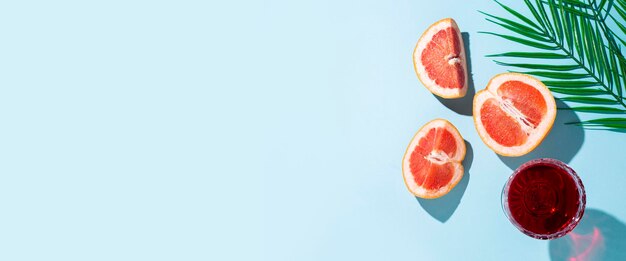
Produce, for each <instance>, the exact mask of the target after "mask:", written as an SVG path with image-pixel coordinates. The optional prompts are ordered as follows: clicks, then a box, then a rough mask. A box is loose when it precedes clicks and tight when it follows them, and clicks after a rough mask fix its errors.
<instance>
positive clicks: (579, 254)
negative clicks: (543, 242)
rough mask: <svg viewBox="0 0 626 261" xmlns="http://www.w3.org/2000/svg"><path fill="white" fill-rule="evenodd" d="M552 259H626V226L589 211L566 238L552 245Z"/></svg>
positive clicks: (601, 214)
mask: <svg viewBox="0 0 626 261" xmlns="http://www.w3.org/2000/svg"><path fill="white" fill-rule="evenodd" d="M548 249H549V252H550V259H551V260H575V261H588V260H626V224H624V223H622V222H621V221H619V220H618V219H617V218H615V217H613V216H611V215H609V214H607V213H605V212H603V211H601V210H597V209H587V210H585V215H584V216H583V218H582V219H581V221H580V223H579V224H578V226H577V227H576V229H574V231H572V232H570V233H569V234H567V235H566V236H564V237H562V238H558V239H555V240H551V241H550V243H549V247H548Z"/></svg>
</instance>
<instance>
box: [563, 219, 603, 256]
mask: <svg viewBox="0 0 626 261" xmlns="http://www.w3.org/2000/svg"><path fill="white" fill-rule="evenodd" d="M569 237H570V239H571V240H572V250H571V252H570V254H571V257H570V258H569V259H568V260H569V261H589V260H596V258H597V257H599V256H600V255H601V254H602V252H603V250H604V237H602V233H601V232H600V230H599V229H598V228H597V227H594V228H593V232H592V233H590V234H585V235H581V234H577V233H575V232H570V233H569Z"/></svg>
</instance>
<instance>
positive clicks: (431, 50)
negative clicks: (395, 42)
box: [413, 18, 467, 99]
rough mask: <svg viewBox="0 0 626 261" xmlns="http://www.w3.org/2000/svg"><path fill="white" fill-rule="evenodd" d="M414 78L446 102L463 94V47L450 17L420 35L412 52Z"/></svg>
mask: <svg viewBox="0 0 626 261" xmlns="http://www.w3.org/2000/svg"><path fill="white" fill-rule="evenodd" d="M413 65H414V67H415V73H416V74H417V78H419V79H420V81H421V82H422V83H423V84H424V86H426V88H427V89H428V90H429V91H430V92H432V93H433V94H435V95H437V96H439V97H442V98H447V99H453V98H461V97H463V96H465V93H466V92H467V68H466V59H465V47H463V38H461V31H460V30H459V27H458V26H457V25H456V22H455V21H454V20H453V19H452V18H446V19H443V20H440V21H438V22H436V23H434V24H433V25H431V26H430V27H429V28H428V29H426V32H424V33H423V34H422V36H421V37H420V39H419V41H417V45H416V46H415V50H414V51H413Z"/></svg>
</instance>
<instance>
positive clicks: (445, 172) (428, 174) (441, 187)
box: [402, 119, 465, 198]
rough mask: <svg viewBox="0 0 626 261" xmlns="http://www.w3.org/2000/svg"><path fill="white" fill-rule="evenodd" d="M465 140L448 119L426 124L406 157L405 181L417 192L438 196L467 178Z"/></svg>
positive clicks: (431, 196) (403, 163)
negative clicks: (464, 171)
mask: <svg viewBox="0 0 626 261" xmlns="http://www.w3.org/2000/svg"><path fill="white" fill-rule="evenodd" d="M463 158H465V142H464V141H463V137H461V134H459V131H458V130H457V129H456V127H454V125H452V123H450V122H448V121H447V120H444V119H435V120H432V121H430V122H429V123H426V125H424V126H423V127H422V128H421V129H420V130H419V131H418V132H417V133H416V134H415V136H414V137H413V139H412V140H411V143H410V144H409V147H408V148H407V150H406V152H405V154H404V158H403V159H402V175H403V176H404V183H405V184H406V186H407V188H408V189H409V191H410V192H411V193H413V195H415V196H417V197H420V198H438V197H441V196H443V195H445V194H447V193H448V192H449V191H450V190H451V189H452V188H454V186H456V184H457V183H459V181H460V180H461V178H462V177H463V165H462V164H461V162H462V161H463Z"/></svg>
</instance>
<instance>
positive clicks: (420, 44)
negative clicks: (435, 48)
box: [413, 18, 468, 99]
mask: <svg viewBox="0 0 626 261" xmlns="http://www.w3.org/2000/svg"><path fill="white" fill-rule="evenodd" d="M448 27H452V28H454V31H455V32H456V33H457V37H458V39H459V41H460V46H459V47H460V53H459V59H460V60H461V62H460V64H461V66H462V68H463V72H464V73H465V82H464V83H463V87H461V88H444V87H441V86H439V85H438V84H437V83H436V82H435V80H433V79H431V78H430V77H429V76H428V73H427V72H426V68H425V67H424V64H422V50H424V49H425V48H426V45H427V44H428V43H429V42H430V41H431V40H432V38H433V36H434V35H435V34H436V33H437V32H439V31H441V30H443V29H445V28H448ZM413 68H414V69H415V74H417V78H418V79H419V80H420V82H422V84H423V85H424V86H425V87H426V88H427V89H428V90H429V91H430V92H431V93H433V94H435V95H437V96H439V97H442V98H446V99H456V98H461V97H464V96H465V94H466V93H467V86H468V78H467V77H468V75H467V59H466V57H465V46H464V44H463V38H462V37H461V31H460V30H459V27H458V25H457V24H456V22H455V21H454V19H452V18H444V19H442V20H439V21H437V22H436V23H434V24H432V25H431V26H430V27H428V29H426V31H425V32H424V33H423V34H422V36H421V37H420V39H419V40H418V41H417V44H416V45H415V49H414V50H413Z"/></svg>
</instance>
